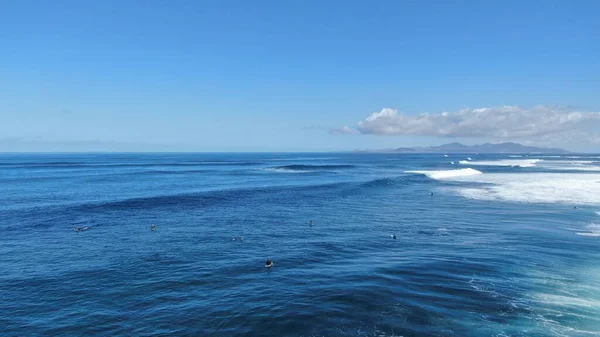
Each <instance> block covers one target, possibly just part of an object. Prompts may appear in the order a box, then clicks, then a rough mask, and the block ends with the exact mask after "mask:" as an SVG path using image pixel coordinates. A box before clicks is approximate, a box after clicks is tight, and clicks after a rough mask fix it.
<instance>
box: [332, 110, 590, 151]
mask: <svg viewBox="0 0 600 337" xmlns="http://www.w3.org/2000/svg"><path fill="white" fill-rule="evenodd" d="M345 128H347V127H345ZM348 129H350V128H348ZM338 130H339V131H340V132H338V133H344V132H341V130H342V129H338ZM350 130H353V129H350ZM357 130H358V131H359V132H360V133H362V134H376V135H415V136H435V137H448V138H451V137H464V138H487V139H495V140H498V141H504V140H521V141H529V142H537V143H539V142H543V141H552V142H555V141H558V142H565V141H585V142H591V143H600V112H580V111H576V110H573V109H569V108H564V107H555V106H536V107H534V108H530V109H527V108H522V107H519V106H500V107H493V108H480V109H463V110H460V111H456V112H442V113H435V114H430V113H423V114H419V115H407V114H403V113H398V111H397V110H396V109H389V108H385V109H382V110H381V111H380V112H374V113H372V114H371V115H370V116H369V117H367V118H366V119H365V120H363V121H360V122H359V123H358V126H357Z"/></svg>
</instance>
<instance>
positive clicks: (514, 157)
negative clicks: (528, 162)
mask: <svg viewBox="0 0 600 337" xmlns="http://www.w3.org/2000/svg"><path fill="white" fill-rule="evenodd" d="M509 157H510V158H521V157H523V156H509Z"/></svg>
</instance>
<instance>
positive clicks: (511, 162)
mask: <svg viewBox="0 0 600 337" xmlns="http://www.w3.org/2000/svg"><path fill="white" fill-rule="evenodd" d="M541 161H542V159H501V160H488V161H483V160H482V161H466V160H461V161H459V163H460V164H462V165H479V166H512V167H517V166H518V167H533V166H535V165H536V164H537V163H539V162H541Z"/></svg>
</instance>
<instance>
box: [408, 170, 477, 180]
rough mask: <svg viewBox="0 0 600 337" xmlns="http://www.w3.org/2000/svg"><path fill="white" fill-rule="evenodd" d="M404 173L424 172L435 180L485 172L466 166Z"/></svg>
mask: <svg viewBox="0 0 600 337" xmlns="http://www.w3.org/2000/svg"><path fill="white" fill-rule="evenodd" d="M404 173H415V174H423V175H425V176H427V177H429V178H431V179H435V180H439V179H447V178H455V177H465V176H472V175H478V174H483V173H481V171H477V170H475V169H472V168H464V169H458V170H439V171H405V172H404Z"/></svg>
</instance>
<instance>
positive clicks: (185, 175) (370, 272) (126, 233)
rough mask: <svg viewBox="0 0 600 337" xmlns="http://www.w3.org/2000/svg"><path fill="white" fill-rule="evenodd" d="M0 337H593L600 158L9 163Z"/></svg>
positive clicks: (330, 156) (1, 160)
mask: <svg viewBox="0 0 600 337" xmlns="http://www.w3.org/2000/svg"><path fill="white" fill-rule="evenodd" d="M311 220H312V221H313V225H312V226H311V225H310V224H309V221H311ZM152 224H155V225H156V230H155V231H151V230H150V225H152ZM75 227H80V228H84V227H88V229H87V230H85V231H79V232H78V231H75V230H74V228H75ZM394 233H395V234H396V236H397V238H396V239H394V238H393V237H392V235H394ZM241 237H243V240H242V238H241ZM268 257H270V258H271V259H272V260H273V262H274V266H273V267H272V268H265V260H266V259H267V258H268ZM0 335H1V336H19V337H21V336H278V337H279V336H599V335H600V156H598V155H555V156H552V155H529V156H525V155H484V154H464V155H455V154H448V155H444V154H427V155H418V154H352V153H344V154H340V153H327V154H314V153H293V154H280V153H272V154H129V153H128V154H1V155H0Z"/></svg>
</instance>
